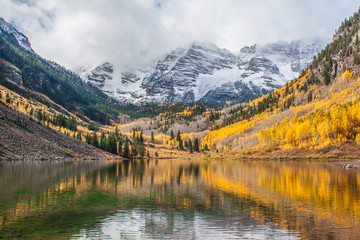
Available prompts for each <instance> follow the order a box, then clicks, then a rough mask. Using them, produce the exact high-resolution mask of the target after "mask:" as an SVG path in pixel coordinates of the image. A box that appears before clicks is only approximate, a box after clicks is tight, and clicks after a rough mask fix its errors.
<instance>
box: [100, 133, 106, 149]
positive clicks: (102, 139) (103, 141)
mask: <svg viewBox="0 0 360 240" xmlns="http://www.w3.org/2000/svg"><path fill="white" fill-rule="evenodd" d="M99 148H101V149H103V150H106V149H105V148H106V136H105V133H104V132H102V133H101V135H100V142H99Z"/></svg>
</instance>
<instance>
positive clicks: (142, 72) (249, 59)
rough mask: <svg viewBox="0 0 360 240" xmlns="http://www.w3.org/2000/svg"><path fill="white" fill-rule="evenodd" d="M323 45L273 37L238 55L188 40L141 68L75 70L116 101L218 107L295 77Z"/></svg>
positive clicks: (110, 67)
mask: <svg viewBox="0 0 360 240" xmlns="http://www.w3.org/2000/svg"><path fill="white" fill-rule="evenodd" d="M323 46H324V44H322V43H321V42H320V41H305V40H299V41H293V42H277V43H271V44H267V45H253V46H250V47H244V48H242V49H241V50H240V52H239V53H238V54H233V53H232V52H230V51H229V50H226V49H220V48H219V47H217V46H216V45H213V44H204V43H193V44H191V45H190V46H189V47H188V48H179V49H176V50H174V51H172V52H171V53H169V54H165V55H164V56H163V57H162V58H161V59H159V60H158V61H154V62H155V64H153V65H149V66H147V67H145V68H143V69H139V68H138V69H135V70H134V68H133V69H129V70H127V71H124V72H121V77H119V78H116V77H115V76H120V74H115V73H114V69H113V64H111V63H109V62H106V63H104V64H102V65H99V66H95V67H90V68H89V67H87V68H82V69H81V70H79V71H78V73H79V75H80V76H81V78H82V79H83V80H84V81H86V82H89V83H91V84H93V85H95V86H96V87H98V88H99V89H101V90H102V91H104V92H105V93H106V94H108V95H109V96H111V97H114V98H115V99H117V100H119V101H120V102H122V103H133V104H137V105H145V104H172V103H175V102H180V103H185V104H188V103H195V102H198V103H203V104H205V105H207V106H212V107H214V106H219V105H224V104H235V103H239V102H244V101H248V100H250V99H254V98H257V97H260V96H262V95H264V94H266V93H269V92H271V91H273V90H275V89H277V88H279V87H280V86H282V85H284V84H285V83H286V82H288V81H290V80H292V79H294V78H296V77H298V76H299V74H300V73H301V72H302V71H303V70H305V69H306V68H307V66H308V65H309V64H310V63H311V61H312V60H313V58H314V56H315V55H317V54H318V53H319V52H320V51H321V49H322V48H323Z"/></svg>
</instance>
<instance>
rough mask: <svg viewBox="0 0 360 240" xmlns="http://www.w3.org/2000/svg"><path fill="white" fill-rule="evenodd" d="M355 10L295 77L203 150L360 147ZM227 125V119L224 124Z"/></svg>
mask: <svg viewBox="0 0 360 240" xmlns="http://www.w3.org/2000/svg"><path fill="white" fill-rule="evenodd" d="M359 47H360V45H359V12H358V13H355V14H354V16H353V17H351V18H350V19H348V20H345V21H344V22H343V23H342V25H341V27H340V28H339V29H338V30H337V31H336V34H335V35H334V37H333V41H332V43H330V44H329V45H328V46H327V47H326V48H325V49H324V50H323V51H322V52H321V53H320V54H319V55H318V56H317V57H316V58H314V61H313V63H312V64H311V65H310V66H309V69H308V70H307V71H306V72H304V73H303V74H302V75H301V76H300V77H299V78H297V79H295V80H293V81H291V82H289V83H288V84H286V85H285V86H283V87H282V88H280V89H278V90H276V91H274V92H273V93H270V94H268V95H266V96H264V97H261V98H260V99H256V100H254V101H251V102H250V103H249V104H248V105H247V106H245V107H241V108H238V109H235V110H234V111H233V112H232V115H230V116H228V118H229V119H231V118H232V117H233V115H234V114H237V119H238V121H237V122H236V123H234V124H231V125H228V126H225V127H222V128H220V129H218V130H214V131H211V132H210V133H208V134H207V135H206V136H205V137H204V138H203V139H202V143H201V145H202V147H203V148H205V147H207V148H209V149H211V150H214V151H215V150H217V151H220V152H223V151H225V152H226V151H229V150H241V149H243V151H240V152H241V153H242V154H246V153H253V152H252V151H251V149H252V150H254V149H255V150H256V149H257V150H261V151H265V152H272V151H273V150H279V149H281V150H284V149H314V150H321V149H324V148H326V147H328V146H336V145H343V144H348V145H349V146H352V147H355V148H356V149H357V146H358V144H359V143H360V128H359V127H358V126H359V123H360V115H359V112H360V94H359V91H360V89H359V87H360V65H359V64H360V56H359ZM224 121H226V119H225V120H224Z"/></svg>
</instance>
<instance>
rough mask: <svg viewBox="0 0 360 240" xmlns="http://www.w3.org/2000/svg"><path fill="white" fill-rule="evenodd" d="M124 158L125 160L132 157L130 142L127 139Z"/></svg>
mask: <svg viewBox="0 0 360 240" xmlns="http://www.w3.org/2000/svg"><path fill="white" fill-rule="evenodd" d="M123 157H124V158H129V157H130V149H129V141H128V139H127V138H126V139H125V144H124V149H123Z"/></svg>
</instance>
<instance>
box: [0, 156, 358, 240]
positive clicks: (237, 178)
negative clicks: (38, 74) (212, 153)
mask: <svg viewBox="0 0 360 240" xmlns="http://www.w3.org/2000/svg"><path fill="white" fill-rule="evenodd" d="M359 193H360V173H359V172H358V171H356V170H345V169H340V168H337V166H335V165H333V164H331V163H327V162H321V161H318V162H309V161H291V162H285V161H210V160H209V161H205V160H204V161H187V160H186V161H183V160H139V161H107V162H97V161H83V162H79V161H78V162H66V163H64V162H33V163H24V162H21V163H1V164H0V204H1V205H0V206H1V207H0V237H4V238H12V237H25V238H38V237H43V238H54V237H69V238H70V237H71V236H72V238H79V239H82V238H85V239H89V238H90V239H91V238H93V239H97V238H110V239H118V238H119V237H122V238H125V239H126V238H128V237H129V238H130V237H133V238H141V239H146V238H148V239H163V238H181V239H184V238H186V239H219V238H226V239H228V238H251V237H252V238H256V239H259V238H260V239H261V238H268V239H269V238H270V239H271V238H274V239H279V238H280V239H281V238H284V239H289V238H304V239H309V238H311V239H316V238H326V239H331V238H334V239H340V238H341V239H344V238H345V239H346V238H352V239H353V238H359V239H360V233H359V232H358V231H357V229H358V228H359V217H360V195H359ZM51 223H54V224H51ZM30 229H35V235H34V234H30V233H29V230H30Z"/></svg>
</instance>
